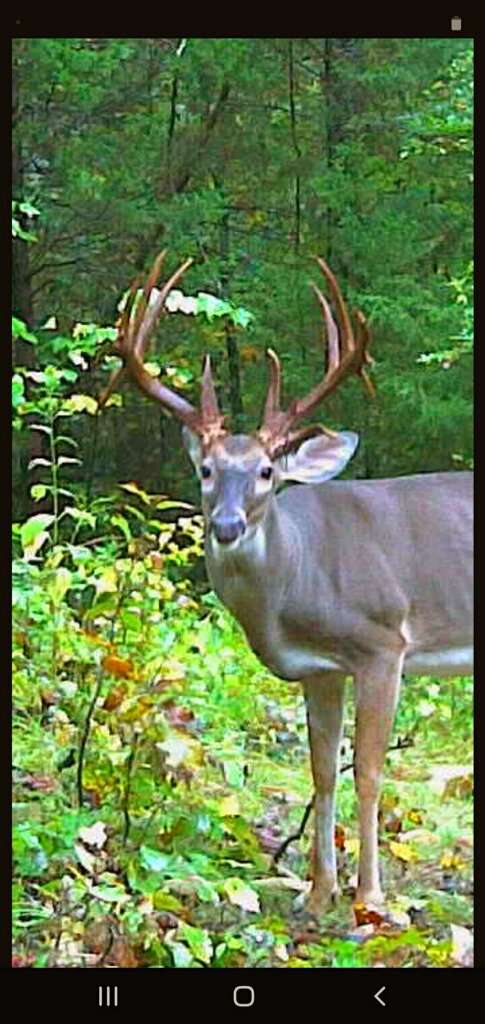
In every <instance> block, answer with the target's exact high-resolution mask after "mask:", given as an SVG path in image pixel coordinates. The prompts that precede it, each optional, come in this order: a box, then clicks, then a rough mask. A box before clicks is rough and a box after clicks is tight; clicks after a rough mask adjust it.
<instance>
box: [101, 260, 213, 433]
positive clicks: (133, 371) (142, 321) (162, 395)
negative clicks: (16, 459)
mask: <svg viewBox="0 0 485 1024" xmlns="http://www.w3.org/2000/svg"><path fill="white" fill-rule="evenodd" d="M165 256H166V251H165V250H164V251H163V252H161V253H160V254H159V255H158V256H157V258H156V260H155V263H154V264H153V267H152V269H151V271H150V273H149V275H148V278H147V280H146V282H145V285H144V288H143V294H142V296H141V297H140V301H139V303H138V306H137V308H136V310H135V313H134V315H133V305H134V302H135V298H136V294H137V291H138V288H139V285H140V281H139V280H138V279H137V280H135V281H134V282H133V284H132V286H131V288H130V292H129V295H128V298H127V301H126V305H125V308H124V310H123V313H122V315H121V317H120V319H119V321H118V324H117V326H118V335H117V338H116V341H115V343H114V348H115V350H116V352H117V354H118V355H120V356H121V358H122V360H123V366H122V367H120V368H119V369H117V370H115V371H114V372H113V373H112V375H111V377H110V380H109V382H108V385H107V387H106V389H105V390H104V392H103V393H102V395H100V398H99V406H100V408H102V407H103V406H104V405H105V404H106V402H107V400H108V398H109V396H110V395H111V394H112V392H113V391H114V390H115V388H116V387H117V385H118V384H119V381H120V379H121V377H122V376H123V374H124V372H125V370H126V371H127V372H128V373H129V375H130V376H131V377H132V379H133V380H134V381H135V383H136V384H137V385H138V387H139V388H140V390H141V391H143V392H144V394H146V395H148V397H149V398H154V399H155V400H156V401H157V402H159V403H160V404H161V405H163V406H164V408H166V409H168V410H169V411H170V412H171V413H173V415H174V416H176V417H177V419H179V420H181V421H182V423H185V425H186V426H188V427H190V429H191V430H193V431H195V433H197V434H199V436H200V437H201V438H202V442H203V443H204V444H207V443H209V442H210V441H212V440H214V438H215V437H218V436H220V435H223V434H224V433H225V430H224V417H223V416H222V415H221V413H220V411H219V406H218V403H217V396H216V391H215V387H214V381H213V379H212V371H211V365H210V357H209V356H206V357H205V361H204V371H203V374H202V389H201V400H200V409H196V408H195V407H194V406H193V405H191V404H190V402H188V401H187V400H186V399H185V398H182V396H181V395H178V394H176V392H175V391H171V389H170V388H168V387H166V385H165V384H162V383H161V382H160V381H159V380H158V378H157V377H151V376H150V374H149V373H148V371H147V370H146V369H145V366H144V365H143V359H144V356H145V353H146V350H147V347H148V343H149V340H150V337H151V334H152V332H153V329H154V327H155V324H156V323H157V320H158V318H159V317H160V314H161V313H162V311H163V308H164V304H165V299H166V298H167V295H168V293H169V292H170V291H171V289H172V288H173V287H174V285H175V284H176V283H177V281H179V280H180V278H181V277H182V274H183V273H184V272H185V271H186V270H187V267H190V265H191V263H192V262H193V260H192V259H188V260H185V263H182V264H181V265H180V267H178V269H177V270H176V271H175V272H174V273H173V274H172V276H171V277H169V279H168V281H166V283H165V284H164V285H163V287H162V288H161V290H160V291H159V292H158V293H157V294H156V296H155V297H154V296H153V295H152V289H153V288H155V285H156V282H157V279H158V277H159V275H160V268H161V266H162V263H163V261H164V259H165Z"/></svg>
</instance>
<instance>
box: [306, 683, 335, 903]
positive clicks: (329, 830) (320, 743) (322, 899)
mask: <svg viewBox="0 0 485 1024" xmlns="http://www.w3.org/2000/svg"><path fill="white" fill-rule="evenodd" d="M304 690H305V700H306V705H307V720H308V732H309V737H310V756H311V766H312V774H313V782H314V785H315V839H314V846H313V883H312V888H311V891H310V895H309V898H308V900H307V904H306V909H307V910H308V911H309V913H311V914H316V915H320V914H321V913H322V912H323V911H324V910H325V908H326V906H327V905H328V903H329V902H331V901H332V900H334V899H335V897H336V896H337V893H338V885H337V862H336V855H335V788H336V783H337V774H338V762H339V753H340V744H341V740H342V728H343V710H344V694H345V676H344V675H341V674H340V673H333V672H332V673H330V672H328V673H325V674H324V675H320V676H318V677H315V678H312V679H308V680H306V681H305V683H304Z"/></svg>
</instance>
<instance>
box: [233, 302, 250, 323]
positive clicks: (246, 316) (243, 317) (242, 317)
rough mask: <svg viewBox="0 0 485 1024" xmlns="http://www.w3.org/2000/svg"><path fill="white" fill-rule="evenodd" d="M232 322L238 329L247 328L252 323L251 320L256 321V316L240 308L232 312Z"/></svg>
mask: <svg viewBox="0 0 485 1024" xmlns="http://www.w3.org/2000/svg"><path fill="white" fill-rule="evenodd" d="M231 320H232V322H233V323H234V324H236V326H237V327H244V328H246V327H247V326H248V324H249V323H251V320H254V316H253V314H252V313H250V312H249V310H248V309H244V308H243V307H242V306H238V307H237V309H233V310H232V312H231Z"/></svg>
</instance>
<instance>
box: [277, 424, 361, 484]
mask: <svg viewBox="0 0 485 1024" xmlns="http://www.w3.org/2000/svg"><path fill="white" fill-rule="evenodd" d="M358 443H359V438H358V435H357V434H354V433H352V432H351V431H343V432H342V433H341V434H335V436H334V437H332V436H330V435H329V434H318V435H317V437H311V438H310V439H309V440H308V441H304V442H303V444H301V445H300V447H299V448H298V449H297V451H296V452H291V453H290V454H289V455H282V456H281V458H280V459H278V461H277V463H276V465H277V473H278V478H279V481H278V482H281V483H283V482H284V481H286V480H294V481H296V482H297V483H299V484H321V483H323V482H324V480H331V478H332V477H333V476H337V475H338V474H339V473H341V472H342V470H343V469H345V466H346V465H347V463H348V461H349V459H351V458H352V455H353V454H354V452H355V449H356V448H357V445H358Z"/></svg>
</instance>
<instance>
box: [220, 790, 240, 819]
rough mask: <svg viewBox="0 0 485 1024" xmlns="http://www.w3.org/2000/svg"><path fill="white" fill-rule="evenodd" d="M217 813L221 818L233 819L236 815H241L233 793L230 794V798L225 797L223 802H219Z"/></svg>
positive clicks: (237, 801)
mask: <svg viewBox="0 0 485 1024" xmlns="http://www.w3.org/2000/svg"><path fill="white" fill-rule="evenodd" d="M219 813H220V815H221V817H222V818H234V817H236V815H237V814H240V813H241V809H240V806H239V800H238V798H237V796H236V794H235V793H232V794H231V796H226V797H224V800H221V805H220V808H219Z"/></svg>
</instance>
